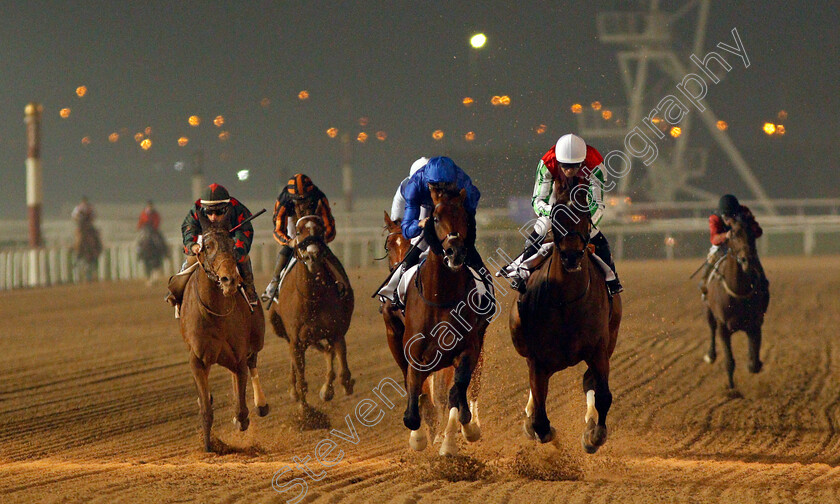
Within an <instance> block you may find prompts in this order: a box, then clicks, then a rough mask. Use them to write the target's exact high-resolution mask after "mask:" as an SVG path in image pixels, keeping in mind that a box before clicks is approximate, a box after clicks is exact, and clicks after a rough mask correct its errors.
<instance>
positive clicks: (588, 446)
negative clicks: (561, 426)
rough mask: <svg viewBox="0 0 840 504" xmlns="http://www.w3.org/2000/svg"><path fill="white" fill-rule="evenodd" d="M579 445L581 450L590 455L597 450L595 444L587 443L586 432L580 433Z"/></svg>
mask: <svg viewBox="0 0 840 504" xmlns="http://www.w3.org/2000/svg"><path fill="white" fill-rule="evenodd" d="M580 445H581V446H583V451H585V452H586V453H588V454H590V455H592V454H593V453H595V452H597V451H598V447H597V446H594V445H591V444H587V442H586V433H585V432H584V433H583V434H581V436H580Z"/></svg>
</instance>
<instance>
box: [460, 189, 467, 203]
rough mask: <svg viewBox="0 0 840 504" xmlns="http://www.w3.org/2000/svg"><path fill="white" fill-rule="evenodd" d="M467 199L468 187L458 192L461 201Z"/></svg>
mask: <svg viewBox="0 0 840 504" xmlns="http://www.w3.org/2000/svg"><path fill="white" fill-rule="evenodd" d="M465 199H467V189H466V188H464V189H461V190H460V191H459V192H458V201H459V202H461V201H464V200H465Z"/></svg>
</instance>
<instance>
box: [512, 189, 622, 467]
mask: <svg viewBox="0 0 840 504" xmlns="http://www.w3.org/2000/svg"><path fill="white" fill-rule="evenodd" d="M585 187H586V186H585V185H578V179H577V178H576V177H575V178H573V179H571V180H570V183H569V184H568V185H567V186H566V187H561V185H560V182H559V181H555V183H554V195H555V201H556V203H555V204H554V206H553V207H552V211H551V223H552V234H553V237H554V249H553V251H552V252H551V256H550V257H549V258H548V260H546V261H544V262H543V264H542V265H541V267H540V268H539V269H538V270H537V271H535V272H534V273H533V274H532V275H531V276H530V277H529V278H528V283H527V290H526V292H525V293H524V294H520V295H518V296H517V299H516V303H515V304H514V306H513V308H512V309H511V312H510V332H511V337H512V339H513V346H514V347H515V348H516V351H517V352H519V355H521V356H523V357H525V358H526V359H527V362H528V370H529V377H530V385H531V387H530V388H531V390H530V396H529V397H528V404H527V406H526V407H525V414H526V417H527V418H526V419H525V424H524V427H525V433H526V435H527V436H528V437H529V438H532V439H534V438H536V439H538V440H539V441H540V442H542V443H547V442H549V441H551V440H552V439H553V438H554V436H555V431H554V428H553V427H551V424H550V422H549V420H548V417H547V416H546V411H545V404H546V395H547V394H548V381H549V379H550V378H551V375H553V374H554V373H555V372H557V371H560V370H563V369H565V368H567V367H570V366H574V365H576V364H577V363H579V362H581V361H584V362H586V364H587V366H588V369H587V371H586V373H584V375H583V392H584V394H585V395H586V406H587V410H586V416H585V417H584V421H585V423H586V428H585V430H584V432H583V436H582V438H581V442H582V445H583V448H584V450H585V451H586V452H587V453H595V452H596V451H597V450H598V448H599V447H600V446H602V445H603V444H604V443H605V442H606V440H607V424H606V420H607V412H608V411H609V409H610V405H611V404H612V394H611V393H610V388H609V374H610V356H612V353H613V350H615V344H616V339H617V337H618V327H619V324H620V323H621V297H620V296H618V295H616V296H613V298H612V300H610V297H609V295H608V293H607V288H606V283H605V279H604V273H603V271H602V269H601V267H600V266H598V265H597V264H596V263H595V262H594V260H593V259H592V258H591V256H590V254H591V253H592V252H590V250H589V236H590V232H591V229H592V221H591V220H590V213H589V204H588V202H586V201H582V200H584V199H586V198H585V197H586V192H585V191H581V190H575V188H579V189H585Z"/></svg>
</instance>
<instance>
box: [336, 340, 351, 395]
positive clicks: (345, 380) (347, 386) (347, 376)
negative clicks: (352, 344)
mask: <svg viewBox="0 0 840 504" xmlns="http://www.w3.org/2000/svg"><path fill="white" fill-rule="evenodd" d="M344 338H345V337H344V336H343V335H342V336H341V337H340V338H338V339H337V340H336V342H335V343H334V344H333V348H334V349H335V356H336V358H337V359H338V379H339V381H340V382H341V386H342V387H344V393H345V394H347V395H351V394H353V387H354V386H355V385H356V380H354V379H353V376H352V374H351V373H350V366H349V365H348V364H347V340H345V339H344Z"/></svg>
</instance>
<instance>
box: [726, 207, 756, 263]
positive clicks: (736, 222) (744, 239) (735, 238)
mask: <svg viewBox="0 0 840 504" xmlns="http://www.w3.org/2000/svg"><path fill="white" fill-rule="evenodd" d="M728 224H729V226H730V234H729V241H728V245H729V250H730V253H731V254H733V255H734V256H735V260H736V261H738V266H739V267H740V268H741V271H743V272H744V273H749V272H750V270H751V269H752V267H753V264H754V263H756V262H757V261H758V253H757V252H756V248H755V236H754V235H753V233H752V228H751V227H750V225H749V223H747V222H744V220H743V219H742V218H741V217H740V216H736V217H734V218H731V219H728Z"/></svg>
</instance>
